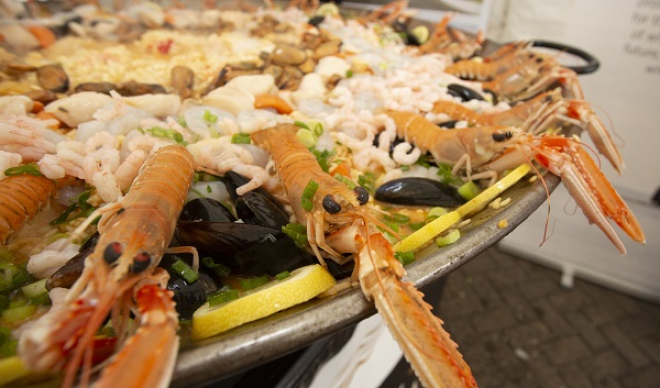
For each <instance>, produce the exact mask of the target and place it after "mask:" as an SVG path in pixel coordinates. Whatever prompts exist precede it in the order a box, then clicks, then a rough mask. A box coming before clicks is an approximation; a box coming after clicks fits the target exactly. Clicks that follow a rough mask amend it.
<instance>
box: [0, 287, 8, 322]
mask: <svg viewBox="0 0 660 388" xmlns="http://www.w3.org/2000/svg"><path fill="white" fill-rule="evenodd" d="M7 307H9V298H7V297H6V296H5V295H2V294H0V311H2V310H4V309H6V308H7ZM0 329H2V327H1V326H0Z"/></svg>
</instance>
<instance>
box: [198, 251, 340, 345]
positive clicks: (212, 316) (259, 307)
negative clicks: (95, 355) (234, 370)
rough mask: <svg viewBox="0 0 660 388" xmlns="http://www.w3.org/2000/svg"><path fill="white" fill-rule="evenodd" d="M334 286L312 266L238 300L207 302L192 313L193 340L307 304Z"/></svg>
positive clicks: (330, 278) (328, 275)
mask: <svg viewBox="0 0 660 388" xmlns="http://www.w3.org/2000/svg"><path fill="white" fill-rule="evenodd" d="M335 283H336V280H335V278H333V277H332V275H331V274H330V273H329V272H328V271H327V270H326V269H325V268H323V267H321V266H320V265H318V264H313V265H308V266H306V267H301V268H298V269H296V270H294V271H291V274H290V276H289V277H287V278H285V279H282V280H272V281H270V282H268V283H266V284H264V285H263V286H261V287H258V288H255V289H253V290H250V291H246V292H245V293H243V294H241V296H240V297H239V298H238V299H234V300H230V301H228V302H225V303H222V304H219V305H216V306H209V304H208V302H207V303H206V304H204V305H202V307H200V308H199V309H197V311H195V313H194V314H193V320H192V334H191V335H192V339H193V340H200V339H203V338H207V337H210V336H212V335H215V334H218V333H221V332H223V331H227V330H229V329H232V328H234V327H237V326H240V325H242V324H244V323H247V322H251V321H255V320H257V319H261V318H264V317H267V316H269V315H272V314H274V313H276V312H278V311H281V310H285V309H288V308H289V307H292V306H295V305H297V304H300V303H303V302H306V301H308V300H310V299H312V298H314V297H315V296H317V295H319V294H320V293H322V292H323V291H326V290H328V289H330V287H332V286H333V285H335Z"/></svg>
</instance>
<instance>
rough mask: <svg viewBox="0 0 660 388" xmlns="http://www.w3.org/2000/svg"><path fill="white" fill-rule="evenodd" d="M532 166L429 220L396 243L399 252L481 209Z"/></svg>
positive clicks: (411, 248) (418, 244)
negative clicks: (452, 209) (456, 207)
mask: <svg viewBox="0 0 660 388" xmlns="http://www.w3.org/2000/svg"><path fill="white" fill-rule="evenodd" d="M530 169H531V167H530V166H529V165H527V164H522V165H520V166H518V167H516V169H515V170H513V171H511V172H510V173H508V174H507V175H506V176H505V177H504V178H502V179H500V180H499V181H497V182H496V183H495V184H494V185H493V186H491V187H489V188H487V189H486V190H484V191H482V192H481V193H480V194H479V195H477V196H476V197H474V198H472V199H471V200H469V201H467V202H466V203H465V204H463V205H462V206H461V207H459V208H458V209H456V210H454V211H453V212H449V213H447V214H445V215H443V216H441V217H438V218H437V219H435V220H433V221H432V222H429V223H428V224H426V225H424V227H422V228H420V229H419V230H417V231H416V232H414V233H412V234H411V235H409V236H408V237H406V238H404V239H403V240H401V241H399V242H398V243H397V244H395V245H394V249H396V251H397V252H410V251H415V250H417V249H419V248H421V247H422V246H423V245H426V244H427V243H428V242H429V241H431V240H432V239H433V238H434V237H435V236H437V235H439V234H440V233H442V232H444V231H445V230H447V229H448V228H449V227H450V226H452V225H454V224H455V223H457V222H458V221H460V220H461V219H462V218H464V217H466V216H468V215H470V214H472V213H474V212H476V211H478V210H481V208H483V207H485V206H486V204H488V202H490V201H492V200H493V199H495V198H497V196H498V195H500V194H502V192H503V191H504V190H506V189H508V188H509V187H511V186H513V185H514V184H515V183H516V182H518V181H519V180H520V179H521V178H522V177H524V176H525V175H527V173H528V172H529V170H530Z"/></svg>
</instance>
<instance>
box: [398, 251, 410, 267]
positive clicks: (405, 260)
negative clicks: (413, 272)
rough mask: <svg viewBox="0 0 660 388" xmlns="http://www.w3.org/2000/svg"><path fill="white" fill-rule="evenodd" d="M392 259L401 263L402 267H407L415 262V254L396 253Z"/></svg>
mask: <svg viewBox="0 0 660 388" xmlns="http://www.w3.org/2000/svg"><path fill="white" fill-rule="evenodd" d="M394 257H395V258H396V259H397V260H399V261H400V262H401V264H403V265H408V264H410V263H412V262H413V261H415V253H413V252H412V251H408V252H397V253H395V254H394Z"/></svg>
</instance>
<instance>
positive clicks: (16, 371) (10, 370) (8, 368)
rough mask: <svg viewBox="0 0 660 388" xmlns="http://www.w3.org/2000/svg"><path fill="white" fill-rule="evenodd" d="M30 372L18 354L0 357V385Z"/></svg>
mask: <svg viewBox="0 0 660 388" xmlns="http://www.w3.org/2000/svg"><path fill="white" fill-rule="evenodd" d="M28 373H30V371H28V369H27V368H26V367H25V364H23V361H21V359H20V358H18V356H11V357H5V358H0V386H2V385H5V384H7V383H9V382H12V381H14V380H18V379H20V378H21V377H25V376H27V375H28Z"/></svg>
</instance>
